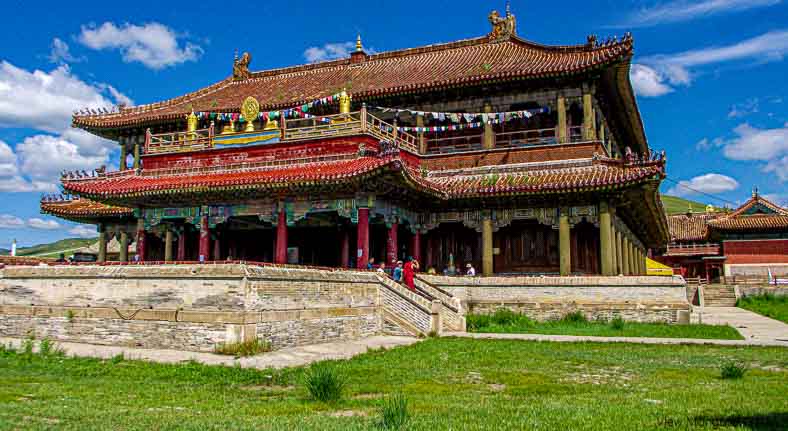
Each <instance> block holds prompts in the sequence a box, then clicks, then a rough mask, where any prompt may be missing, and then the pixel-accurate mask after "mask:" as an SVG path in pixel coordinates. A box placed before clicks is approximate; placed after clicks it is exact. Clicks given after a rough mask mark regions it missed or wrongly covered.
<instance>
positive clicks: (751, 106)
mask: <svg viewBox="0 0 788 431" xmlns="http://www.w3.org/2000/svg"><path fill="white" fill-rule="evenodd" d="M759 111H760V101H759V100H758V98H752V99H747V101H745V102H744V103H738V104H736V105H733V106H731V110H730V111H729V112H728V118H741V117H746V116H748V115H751V114H755V113H758V112H759Z"/></svg>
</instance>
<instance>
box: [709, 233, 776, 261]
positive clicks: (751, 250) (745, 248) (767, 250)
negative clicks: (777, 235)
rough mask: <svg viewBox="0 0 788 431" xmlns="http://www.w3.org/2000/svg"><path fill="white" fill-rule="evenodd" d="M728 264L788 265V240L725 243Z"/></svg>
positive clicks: (724, 251) (723, 245)
mask: <svg viewBox="0 0 788 431" xmlns="http://www.w3.org/2000/svg"><path fill="white" fill-rule="evenodd" d="M722 250H723V253H724V254H725V257H726V259H725V263H727V264H747V263H788V239H776V240H760V241H758V240H754V241H735V240H733V241H723V243H722Z"/></svg>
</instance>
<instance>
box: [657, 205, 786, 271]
mask: <svg viewBox="0 0 788 431" xmlns="http://www.w3.org/2000/svg"><path fill="white" fill-rule="evenodd" d="M668 226H669V228H670V237H671V241H670V243H669V244H668V247H667V250H666V251H665V253H663V254H661V255H659V256H655V257H654V259H655V260H657V261H659V262H662V263H664V264H666V265H668V266H671V267H673V268H674V271H675V272H676V273H680V274H681V275H683V276H685V277H691V278H694V277H701V278H706V279H707V280H709V281H714V280H719V279H721V278H723V277H729V278H730V277H736V276H740V277H742V276H744V277H763V278H766V277H767V276H768V275H769V273H771V274H772V276H774V277H777V276H784V275H787V274H788V210H786V209H785V208H781V207H780V206H778V205H775V204H774V203H772V202H770V201H769V200H767V199H766V198H764V197H763V196H761V195H759V194H758V192H757V190H756V191H754V192H753V194H752V197H751V198H750V199H749V200H748V201H747V202H745V203H744V205H742V206H741V207H739V208H737V209H736V210H734V211H733V212H729V213H722V212H713V211H709V212H707V213H704V214H694V213H687V214H682V215H674V216H669V217H668Z"/></svg>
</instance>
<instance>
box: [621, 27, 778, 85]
mask: <svg viewBox="0 0 788 431" xmlns="http://www.w3.org/2000/svg"><path fill="white" fill-rule="evenodd" d="M786 53H788V30H779V31H772V32H769V33H766V34H763V35H760V36H757V37H753V38H750V39H747V40H744V41H741V42H739V43H735V44H732V45H728V46H721V47H709V48H703V49H697V50H690V51H685V52H681V53H678V54H670V55H665V54H660V55H653V56H649V57H644V58H641V59H640V60H639V64H638V65H643V66H646V67H647V68H648V69H650V71H649V70H646V69H637V70H639V71H640V73H641V76H640V79H641V80H644V81H645V84H643V85H644V86H645V91H646V92H647V91H648V90H649V89H651V94H652V95H654V96H659V95H663V94H667V93H669V92H670V91H668V89H672V88H673V87H675V86H679V85H681V86H689V85H690V84H691V83H692V81H693V80H694V79H695V77H696V75H697V73H698V72H697V70H694V69H697V68H702V67H703V66H708V65H713V64H719V63H726V62H733V61H742V60H752V61H756V62H759V63H763V62H770V61H781V60H782V59H783V58H784V57H785V54H786ZM635 66H636V65H633V68H632V69H633V74H634V73H635V72H636V68H635ZM632 79H633V85H635V84H634V80H635V76H634V75H633V77H632ZM666 87H667V88H666ZM646 92H644V93H641V95H643V96H647V95H648V94H647V93H646Z"/></svg>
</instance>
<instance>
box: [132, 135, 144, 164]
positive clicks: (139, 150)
mask: <svg viewBox="0 0 788 431" xmlns="http://www.w3.org/2000/svg"><path fill="white" fill-rule="evenodd" d="M132 139H133V140H134V169H139V168H140V166H142V164H141V163H140V156H142V148H141V147H140V139H139V136H135V137H133V138H132Z"/></svg>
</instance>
